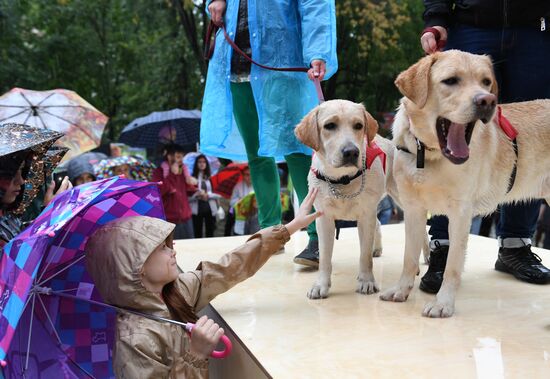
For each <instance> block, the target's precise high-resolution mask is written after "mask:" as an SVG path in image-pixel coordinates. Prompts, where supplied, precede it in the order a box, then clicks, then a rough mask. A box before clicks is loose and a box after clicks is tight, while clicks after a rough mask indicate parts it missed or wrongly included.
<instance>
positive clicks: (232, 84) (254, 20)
mask: <svg viewBox="0 0 550 379" xmlns="http://www.w3.org/2000/svg"><path fill="white" fill-rule="evenodd" d="M207 6H208V10H209V12H210V15H211V18H212V21H213V22H214V23H216V24H217V25H221V24H224V25H225V27H226V30H227V33H228V34H229V36H230V38H232V39H233V40H234V41H235V43H236V44H237V46H239V48H240V49H241V50H243V51H244V52H245V53H246V54H247V55H249V56H251V57H252V59H254V60H255V61H256V62H259V63H261V64H263V65H267V66H271V67H309V68H310V70H309V71H308V73H307V75H306V74H305V73H303V72H280V71H271V70H267V69H263V68H260V67H258V66H255V65H251V64H250V63H248V62H247V61H246V60H245V59H244V58H242V57H241V56H240V55H239V54H237V53H236V52H235V51H234V50H233V49H232V47H231V46H230V45H229V44H228V43H227V42H226V41H225V39H224V35H223V33H222V32H219V33H218V34H217V35H216V41H215V50H214V53H213V56H212V58H211V60H210V64H209V67H208V75H207V79H206V88H205V93H204V99H203V107H202V121H201V141H200V150H201V151H202V152H203V153H204V154H207V155H213V156H218V157H223V158H227V159H232V160H237V161H245V160H248V162H249V166H250V172H251V177H252V185H253V187H254V191H255V192H256V195H257V202H258V218H259V222H260V227H261V228H265V227H268V226H272V225H277V224H279V223H280V222H281V205H280V201H279V177H278V172H277V166H276V160H280V159H283V158H284V159H285V160H286V162H287V164H288V167H289V172H290V175H291V178H292V181H293V184H294V186H295V189H296V192H297V194H298V199H299V200H300V202H301V201H302V200H303V199H304V198H305V196H306V195H307V192H308V189H307V175H308V172H309V169H310V165H311V150H310V149H309V148H308V147H306V146H305V145H303V144H301V143H300V142H299V141H298V140H297V139H296V137H295V136H294V127H295V126H296V125H297V124H298V123H299V122H300V120H301V119H302V117H303V116H305V115H306V114H307V113H308V112H309V111H310V110H311V109H312V108H314V107H315V106H316V105H317V104H318V101H319V100H318V98H317V95H316V90H315V86H314V84H313V82H312V81H311V79H313V77H314V76H316V77H318V78H319V79H320V80H323V79H328V78H330V77H331V76H332V75H333V74H334V73H335V72H336V70H337V69H338V61H337V57H336V15H335V6H334V0H286V1H273V0H209V1H208V2H207ZM308 234H309V243H308V246H307V247H306V248H305V249H304V251H302V253H300V254H299V255H298V256H297V257H296V258H295V262H297V263H301V264H306V265H309V266H314V267H317V266H318V243H317V233H316V231H315V225H314V224H312V225H310V227H309V228H308Z"/></svg>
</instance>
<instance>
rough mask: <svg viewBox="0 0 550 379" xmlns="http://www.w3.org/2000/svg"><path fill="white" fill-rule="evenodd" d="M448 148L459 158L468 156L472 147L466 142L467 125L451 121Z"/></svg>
mask: <svg viewBox="0 0 550 379" xmlns="http://www.w3.org/2000/svg"><path fill="white" fill-rule="evenodd" d="M447 149H448V150H449V151H451V154H453V156H455V157H457V158H468V155H469V153H470V149H469V148H468V144H467V143H466V125H464V124H456V123H454V122H451V125H450V126H449V133H447Z"/></svg>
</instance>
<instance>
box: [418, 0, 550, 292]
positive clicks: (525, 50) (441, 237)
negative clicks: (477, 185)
mask: <svg viewBox="0 0 550 379" xmlns="http://www.w3.org/2000/svg"><path fill="white" fill-rule="evenodd" d="M424 5H425V11H424V21H425V26H426V29H424V32H423V34H422V36H421V39H420V42H421V45H422V48H423V49H424V51H425V52H426V53H427V54H431V53H433V52H435V51H437V49H438V47H437V43H436V42H437V41H436V35H437V34H439V37H440V39H441V40H442V41H444V42H445V49H446V50H448V49H458V50H463V51H466V52H469V53H474V54H488V55H489V56H490V57H491V58H492V61H493V65H494V70H495V75H496V79H497V83H498V87H499V102H501V103H512V102H519V101H527V100H535V99H546V98H550V70H548V67H547V66H548V62H550V31H549V30H547V26H550V25H547V23H548V21H549V20H550V1H535V0H485V1H482V0H455V1H442V0H424ZM519 154H521V151H520V152H519ZM533 185H536V183H533ZM539 207H540V201H538V200H537V201H530V202H524V203H519V204H514V205H502V206H501V207H500V219H499V222H498V224H497V230H496V234H497V237H498V243H499V251H498V258H497V261H496V263H495V269H496V270H498V271H501V272H506V273H509V274H512V275H514V276H515V277H516V278H517V279H519V280H522V281H526V282H529V283H536V284H546V283H549V282H550V270H549V269H548V268H546V267H545V266H544V265H543V264H542V263H541V259H540V257H539V256H538V255H536V254H534V253H533V252H532V251H531V237H532V235H533V233H534V231H535V227H536V222H537V217H538V211H539ZM430 225H431V226H430V234H431V239H432V240H431V242H430V247H431V253H430V266H429V268H428V271H427V272H426V274H425V275H424V276H423V277H422V279H421V281H420V289H421V290H423V291H425V292H429V293H437V291H439V288H440V287H441V282H442V281H443V272H444V270H445V265H446V262H447V253H448V250H449V234H448V219H447V217H445V216H436V217H432V219H431V222H430Z"/></svg>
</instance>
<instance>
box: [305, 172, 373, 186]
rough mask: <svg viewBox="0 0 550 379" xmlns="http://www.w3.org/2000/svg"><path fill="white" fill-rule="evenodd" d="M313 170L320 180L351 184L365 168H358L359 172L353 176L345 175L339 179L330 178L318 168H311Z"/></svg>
mask: <svg viewBox="0 0 550 379" xmlns="http://www.w3.org/2000/svg"><path fill="white" fill-rule="evenodd" d="M311 170H312V171H313V173H314V174H315V177H316V178H317V179H319V180H323V181H325V182H328V183H330V184H343V185H347V184H350V183H351V181H352V180H353V179H356V178H358V177H360V176H361V174H362V173H363V170H358V171H357V173H355V175H353V176H349V175H344V176H342V177H340V178H338V179H330V178H327V177H326V176H324V175H323V174H321V173H320V172H319V171H317V170H314V169H311Z"/></svg>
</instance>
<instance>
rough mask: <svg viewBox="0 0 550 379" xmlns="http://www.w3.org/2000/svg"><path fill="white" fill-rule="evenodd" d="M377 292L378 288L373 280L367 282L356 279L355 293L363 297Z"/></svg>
mask: <svg viewBox="0 0 550 379" xmlns="http://www.w3.org/2000/svg"><path fill="white" fill-rule="evenodd" d="M378 291H380V287H379V286H378V284H377V283H376V281H375V280H374V279H372V280H367V279H360V278H357V290H356V291H355V292H358V293H362V294H363V295H364V294H367V295H372V294H373V293H376V292H378Z"/></svg>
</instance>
